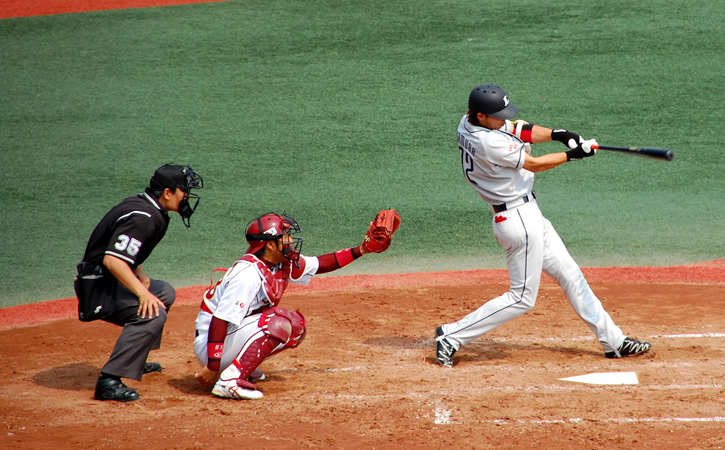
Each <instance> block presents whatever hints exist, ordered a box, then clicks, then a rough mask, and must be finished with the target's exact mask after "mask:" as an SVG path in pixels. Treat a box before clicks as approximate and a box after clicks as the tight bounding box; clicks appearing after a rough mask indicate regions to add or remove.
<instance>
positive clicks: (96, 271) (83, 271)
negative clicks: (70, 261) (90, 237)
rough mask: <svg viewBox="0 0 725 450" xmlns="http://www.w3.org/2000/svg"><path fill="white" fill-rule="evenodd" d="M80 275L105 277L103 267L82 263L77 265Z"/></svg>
mask: <svg viewBox="0 0 725 450" xmlns="http://www.w3.org/2000/svg"><path fill="white" fill-rule="evenodd" d="M76 269H77V270H78V275H81V276H84V275H103V266H102V265H98V264H92V263H87V262H85V261H81V262H79V263H78V264H77V265H76Z"/></svg>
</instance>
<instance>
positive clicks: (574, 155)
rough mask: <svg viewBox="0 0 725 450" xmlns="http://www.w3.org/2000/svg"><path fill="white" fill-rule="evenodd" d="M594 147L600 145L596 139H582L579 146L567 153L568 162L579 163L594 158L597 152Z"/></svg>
mask: <svg viewBox="0 0 725 450" xmlns="http://www.w3.org/2000/svg"><path fill="white" fill-rule="evenodd" d="M593 145H598V144H597V141H596V139H589V140H586V141H585V140H584V139H582V140H581V142H580V143H579V145H577V146H576V148H573V149H572V150H569V151H568V152H566V160H567V161H579V160H581V159H583V158H588V157H590V156H594V155H595V154H596V153H597V151H596V150H595V149H593V148H592V146H593Z"/></svg>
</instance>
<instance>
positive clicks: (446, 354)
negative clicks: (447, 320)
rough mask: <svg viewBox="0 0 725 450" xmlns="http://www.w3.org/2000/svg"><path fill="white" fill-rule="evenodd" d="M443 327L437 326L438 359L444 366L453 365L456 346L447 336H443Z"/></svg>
mask: <svg viewBox="0 0 725 450" xmlns="http://www.w3.org/2000/svg"><path fill="white" fill-rule="evenodd" d="M441 336H443V328H442V327H438V328H436V361H437V362H438V364H440V365H441V366H443V367H453V355H454V354H455V353H456V348H455V347H453V345H452V344H451V343H450V342H448V340H447V339H446V338H442V337H441Z"/></svg>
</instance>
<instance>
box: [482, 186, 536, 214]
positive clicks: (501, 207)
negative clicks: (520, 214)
mask: <svg viewBox="0 0 725 450" xmlns="http://www.w3.org/2000/svg"><path fill="white" fill-rule="evenodd" d="M534 199H536V192H534V191H531V194H526V195H524V196H523V197H521V198H519V199H517V200H514V201H512V202H508V203H501V204H500V205H491V209H493V212H495V213H497V214H498V213H500V212H504V211H506V210H509V209H513V208H518V207H519V206H521V205H523V204H524V203H528V202H530V201H532V200H534Z"/></svg>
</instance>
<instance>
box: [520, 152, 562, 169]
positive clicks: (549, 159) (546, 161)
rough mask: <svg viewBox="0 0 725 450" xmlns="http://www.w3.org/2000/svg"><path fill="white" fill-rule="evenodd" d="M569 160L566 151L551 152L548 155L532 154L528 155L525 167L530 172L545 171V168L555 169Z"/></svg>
mask: <svg viewBox="0 0 725 450" xmlns="http://www.w3.org/2000/svg"><path fill="white" fill-rule="evenodd" d="M566 161H567V156H566V153H565V152H559V153H549V154H548V155H542V156H537V157H534V156H531V155H526V161H525V162H524V169H526V170H528V171H529V172H543V171H545V170H549V169H553V168H554V167H558V166H560V165H562V164H564V163H565V162H566Z"/></svg>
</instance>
